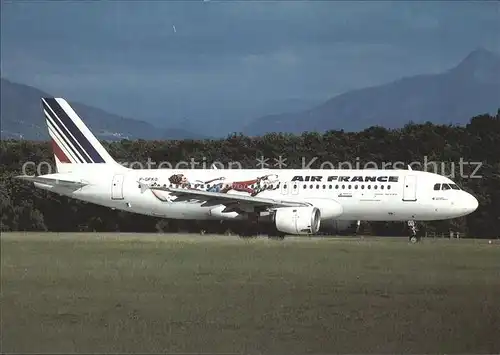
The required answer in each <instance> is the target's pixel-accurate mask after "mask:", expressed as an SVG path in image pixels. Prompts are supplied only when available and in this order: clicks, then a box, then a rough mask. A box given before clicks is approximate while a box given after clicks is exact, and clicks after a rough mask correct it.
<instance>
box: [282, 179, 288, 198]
mask: <svg viewBox="0 0 500 355" xmlns="http://www.w3.org/2000/svg"><path fill="white" fill-rule="evenodd" d="M289 185H290V184H289V183H287V182H282V183H281V194H282V195H286V194H287V193H288V189H289Z"/></svg>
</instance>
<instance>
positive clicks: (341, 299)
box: [1, 233, 500, 354]
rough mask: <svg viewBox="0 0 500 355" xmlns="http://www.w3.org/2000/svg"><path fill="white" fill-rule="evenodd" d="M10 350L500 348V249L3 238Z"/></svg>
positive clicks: (465, 244) (210, 239)
mask: <svg viewBox="0 0 500 355" xmlns="http://www.w3.org/2000/svg"><path fill="white" fill-rule="evenodd" d="M1 246H2V255H1V256H2V260H1V266H2V270H1V272H2V275H1V276H2V304H1V307H2V309H1V321H2V324H1V325H2V332H1V336H2V339H1V340H2V349H1V350H2V352H3V353H12V352H23V353H26V352H37V353H40V352H50V353H55V352H59V353H60V352H63V353H71V352H87V353H89V352H115V353H118V352H142V353H151V352H163V353H166V352H168V353H179V352H184V353H186V352H190V353H209V352H210V353H280V354H284V353H301V354H302V353H332V352H336V353H338V352H341V353H403V352H404V353H408V352H411V353H431V352H432V353H499V352H500V332H499V329H500V243H499V242H498V241H495V242H494V243H493V244H491V245H489V244H488V242H487V241H474V240H430V239H429V240H424V241H423V243H421V244H417V245H411V244H408V242H407V240H406V238H398V239H393V238H379V239H375V238H364V239H362V238H352V239H337V238H332V239H322V238H311V239H309V238H290V239H285V241H281V242H280V241H272V240H267V239H256V240H241V239H237V238H236V237H226V236H220V237H215V236H206V235H205V236H176V235H174V236H169V235H163V236H162V235H136V234H129V235H127V234H100V233H96V234H49V233H47V234H14V233H12V234H9V233H5V234H2V245H1Z"/></svg>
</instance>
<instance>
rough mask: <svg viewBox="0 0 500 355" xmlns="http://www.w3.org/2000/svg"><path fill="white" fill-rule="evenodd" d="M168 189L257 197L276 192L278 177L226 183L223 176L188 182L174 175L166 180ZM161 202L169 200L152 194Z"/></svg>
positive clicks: (184, 178) (273, 175) (178, 175)
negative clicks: (242, 194)
mask: <svg viewBox="0 0 500 355" xmlns="http://www.w3.org/2000/svg"><path fill="white" fill-rule="evenodd" d="M168 182H169V185H168V187H173V188H184V189H193V190H200V191H207V192H217V193H228V192H229V191H238V192H245V193H247V194H248V195H250V196H257V195H258V194H259V193H261V192H262V191H266V190H276V189H278V188H279V181H278V175H276V174H269V175H264V176H258V177H256V178H255V179H252V180H246V181H227V179H226V178H225V177H224V176H221V177H218V178H215V179H210V180H207V181H200V180H195V181H190V180H189V179H188V177H187V176H186V175H184V174H174V175H172V176H170V177H169V178H168ZM152 186H161V184H160V183H159V182H158V181H154V182H152ZM154 195H155V196H156V197H157V198H158V199H159V200H161V201H169V200H170V199H168V198H165V197H164V196H160V195H159V194H154Z"/></svg>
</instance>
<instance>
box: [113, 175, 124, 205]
mask: <svg viewBox="0 0 500 355" xmlns="http://www.w3.org/2000/svg"><path fill="white" fill-rule="evenodd" d="M111 199H112V200H123V175H115V176H113V183H112V186H111Z"/></svg>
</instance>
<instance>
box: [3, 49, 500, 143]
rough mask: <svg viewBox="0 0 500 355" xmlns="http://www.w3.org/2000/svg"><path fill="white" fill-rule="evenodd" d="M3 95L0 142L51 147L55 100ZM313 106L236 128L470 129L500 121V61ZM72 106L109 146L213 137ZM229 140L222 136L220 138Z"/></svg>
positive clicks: (197, 125) (193, 125)
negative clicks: (491, 118)
mask: <svg viewBox="0 0 500 355" xmlns="http://www.w3.org/2000/svg"><path fill="white" fill-rule="evenodd" d="M0 90H1V91H0V94H1V100H0V112H1V138H2V139H6V138H14V139H31V140H46V139H48V132H47V128H46V126H45V121H44V119H43V114H42V112H41V109H40V98H41V97H47V96H52V95H50V94H48V93H45V92H43V91H41V90H39V89H37V88H34V87H31V86H27V85H23V84H18V83H14V82H11V81H9V80H7V79H5V78H2V79H1V87H0ZM306 103H307V100H301V99H295V100H290V101H289V102H286V101H285V102H283V103H281V104H280V105H278V106H279V107H283V111H286V113H278V114H276V113H275V114H271V115H270V114H266V115H264V116H261V117H259V118H256V119H251V120H247V119H241V117H234V121H235V122H243V126H242V127H241V129H240V130H239V131H240V132H242V133H243V134H245V135H248V136H259V135H263V134H265V133H268V132H284V133H295V134H300V133H302V132H304V131H318V132H324V131H327V130H340V129H343V130H345V131H358V130H363V129H365V128H368V127H370V126H383V127H386V128H399V127H402V126H404V125H405V124H406V123H408V122H410V121H411V122H414V123H421V122H427V121H430V122H433V123H436V124H464V123H467V122H468V121H469V120H470V118H471V117H473V116H476V115H479V114H482V113H496V111H497V110H498V109H499V108H500V56H498V55H497V54H496V53H493V52H490V51H487V50H485V49H477V50H475V51H473V52H471V53H470V54H469V55H468V56H467V57H466V58H465V59H463V60H462V61H461V62H460V63H458V65H456V66H455V67H453V68H451V69H449V70H447V71H445V72H443V73H439V74H428V75H418V76H412V77H407V78H402V79H400V80H396V81H394V82H391V83H388V84H383V85H379V86H374V87H369V88H364V89H359V90H353V91H349V92H346V93H344V94H341V95H338V96H335V97H333V98H332V99H329V100H327V101H326V102H324V103H322V104H319V105H314V106H313V107H312V108H308V109H305V108H304V107H305V106H306ZM71 104H72V105H73V107H74V109H75V111H76V112H78V113H79V114H80V115H81V117H82V118H83V119H84V121H85V122H86V123H87V124H88V125H89V127H90V129H91V130H92V131H93V132H94V133H95V134H96V136H97V137H98V138H99V139H102V140H120V139H131V140H134V139H148V140H153V139H157V140H163V139H204V138H209V137H206V135H204V134H203V133H198V132H197V130H200V132H206V131H207V130H206V129H204V127H206V125H207V124H208V123H207V121H209V120H207V119H206V118H198V119H194V118H193V119H189V120H186V121H184V122H183V123H182V126H181V127H180V128H161V127H157V126H155V125H153V124H151V123H148V122H145V121H142V120H139V119H131V118H126V117H121V116H119V115H115V114H112V113H109V112H106V111H104V110H101V109H98V108H95V107H91V106H88V105H85V104H82V103H78V102H71ZM285 106H286V107H287V108H285ZM272 107H274V109H272ZM272 107H271V106H269V107H267V109H266V110H267V112H268V113H270V112H273V111H274V112H276V111H277V109H276V107H277V106H276V105H275V104H274V105H272ZM278 112H279V111H278ZM229 133H230V132H226V131H223V130H220V131H219V135H220V137H221V138H222V137H223V136H226V135H227V134H229Z"/></svg>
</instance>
